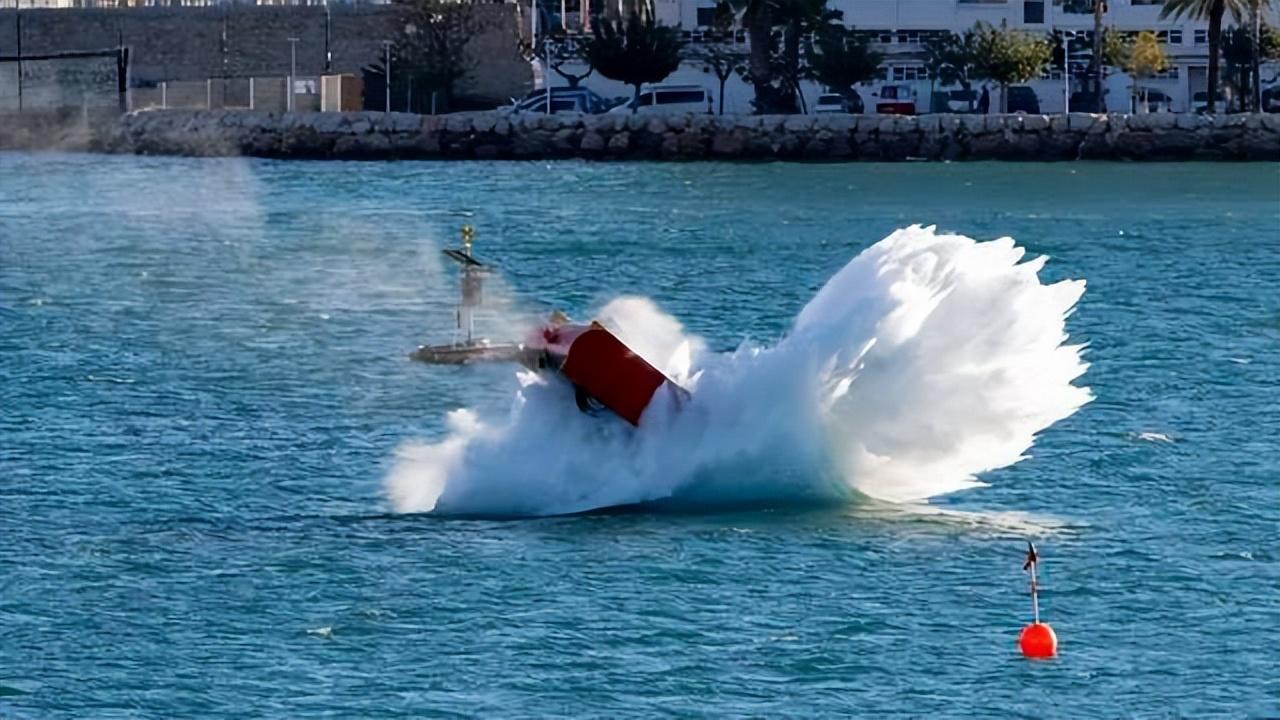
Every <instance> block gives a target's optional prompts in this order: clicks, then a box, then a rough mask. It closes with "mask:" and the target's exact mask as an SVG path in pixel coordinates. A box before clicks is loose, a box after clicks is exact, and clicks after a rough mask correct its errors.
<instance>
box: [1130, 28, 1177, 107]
mask: <svg viewBox="0 0 1280 720" xmlns="http://www.w3.org/2000/svg"><path fill="white" fill-rule="evenodd" d="M1125 50H1126V51H1125V53H1124V55H1123V57H1121V58H1120V62H1119V63H1118V64H1119V65H1120V67H1122V68H1124V70H1125V72H1127V73H1129V75H1130V76H1132V77H1133V91H1132V92H1133V94H1134V96H1135V97H1136V96H1137V94H1138V88H1139V82H1140V81H1142V80H1144V79H1146V78H1149V77H1151V76H1152V75H1155V74H1156V73H1158V72H1160V71H1161V70H1164V69H1165V68H1167V67H1169V58H1168V57H1167V56H1165V54H1164V47H1163V46H1162V45H1161V44H1160V39H1159V38H1157V37H1156V34H1155V33H1153V32H1151V31H1150V30H1144V31H1142V32H1140V33H1138V36H1137V37H1135V38H1134V39H1133V42H1131V43H1128V44H1127V47H1126V49H1125ZM1146 108H1147V89H1146V88H1145V87H1143V88H1142V96H1141V104H1140V105H1138V112H1140V113H1142V112H1146Z"/></svg>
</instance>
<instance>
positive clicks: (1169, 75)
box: [1151, 65, 1178, 80]
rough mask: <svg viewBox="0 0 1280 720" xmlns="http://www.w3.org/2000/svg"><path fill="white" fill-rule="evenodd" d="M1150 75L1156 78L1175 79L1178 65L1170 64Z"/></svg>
mask: <svg viewBox="0 0 1280 720" xmlns="http://www.w3.org/2000/svg"><path fill="white" fill-rule="evenodd" d="M1151 77H1153V78H1155V79H1156V80H1177V79H1178V66H1177V65H1170V66H1169V67H1167V68H1165V69H1164V70H1161V71H1160V72H1158V73H1156V74H1154V75H1152V76H1151Z"/></svg>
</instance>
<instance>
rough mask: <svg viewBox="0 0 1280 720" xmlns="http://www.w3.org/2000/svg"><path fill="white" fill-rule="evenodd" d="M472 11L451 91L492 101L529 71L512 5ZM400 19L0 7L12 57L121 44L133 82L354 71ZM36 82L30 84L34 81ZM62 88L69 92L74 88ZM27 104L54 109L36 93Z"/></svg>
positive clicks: (390, 9) (229, 8)
mask: <svg viewBox="0 0 1280 720" xmlns="http://www.w3.org/2000/svg"><path fill="white" fill-rule="evenodd" d="M471 12H473V13H474V14H475V21H476V24H477V26H478V27H479V28H480V29H479V31H478V32H477V33H476V35H475V36H474V37H473V38H472V39H471V41H470V42H469V43H468V44H467V47H466V56H467V59H468V60H469V62H470V73H469V75H468V76H467V77H465V78H463V80H462V81H461V82H460V83H459V92H460V93H461V94H462V95H466V96H468V97H472V98H475V99H477V100H485V101H488V102H492V103H505V102H508V100H509V98H510V97H511V96H513V95H516V96H519V95H523V94H524V93H525V92H526V91H527V90H528V89H529V88H531V87H532V83H533V70H532V68H531V66H530V64H529V63H528V62H527V61H526V60H524V59H523V58H522V57H521V56H520V50H519V44H518V35H519V28H518V12H519V11H518V8H517V7H516V6H515V5H512V4H506V3H479V4H476V5H474V6H473V7H472V10H471ZM405 22H406V15H405V11H404V8H403V7H402V6H400V5H394V4H392V5H386V4H372V3H330V4H328V5H320V4H316V5H247V4H237V3H223V4H221V5H217V6H209V7H159V6H155V7H128V8H110V9H106V8H103V9H95V8H75V9H24V10H21V11H17V10H13V9H7V10H0V56H15V55H17V52H18V48H19V47H20V48H21V52H22V54H23V55H24V56H42V55H56V54H59V53H68V52H83V51H99V50H105V49H111V48H116V47H118V46H125V47H128V48H129V82H130V85H131V86H132V87H135V88H148V87H153V86H154V85H155V84H156V83H159V82H163V81H194V82H204V81H205V80H207V79H209V78H248V77H284V76H286V75H288V74H289V73H290V71H291V68H292V67H293V63H294V60H295V58H296V67H297V75H298V76H299V77H317V76H319V75H321V74H327V73H354V74H357V75H358V74H359V73H360V71H361V69H362V68H364V67H366V66H368V65H371V64H375V63H378V62H379V61H380V60H381V59H382V56H383V45H382V43H383V41H384V40H388V39H391V38H394V37H395V36H396V33H397V32H399V30H400V29H401V28H402V27H403V25H404V23H405ZM19 33H20V34H21V43H19ZM291 38H294V39H296V43H294V42H291V41H290V39H291ZM295 49H296V55H295V54H294V52H293V51H294V50H295ZM326 51H328V59H329V69H328V70H327V71H326V62H325V61H326ZM33 62H36V61H33ZM393 72H394V69H393ZM36 80H38V78H32V79H29V80H28V84H29V85H31V86H32V87H34V86H35V85H36V82H35V81H36ZM62 90H63V92H64V94H72V95H74V94H75V93H76V88H69V87H68V88H63V89H62ZM3 95H5V93H4V92H3V89H0V96H3ZM14 105H15V107H14V108H13V109H16V102H15V103H14ZM79 105H80V103H79V102H75V103H71V106H73V107H79ZM26 107H27V108H35V107H40V108H43V109H57V107H55V106H52V105H40V104H36V103H35V102H34V101H29V102H27V103H26ZM0 108H3V109H9V108H6V107H4V106H3V105H0Z"/></svg>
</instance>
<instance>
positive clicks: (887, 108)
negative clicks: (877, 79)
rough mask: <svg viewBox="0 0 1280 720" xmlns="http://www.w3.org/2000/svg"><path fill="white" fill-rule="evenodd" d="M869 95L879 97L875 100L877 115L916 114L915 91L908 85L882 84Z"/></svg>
mask: <svg viewBox="0 0 1280 720" xmlns="http://www.w3.org/2000/svg"><path fill="white" fill-rule="evenodd" d="M871 96H872V97H875V98H879V99H878V100H876V114H878V115H915V114H916V91H915V88H913V87H911V86H910V85H882V86H881V87H880V90H879V91H878V92H873V93H871Z"/></svg>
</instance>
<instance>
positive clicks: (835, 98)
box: [813, 93, 862, 115]
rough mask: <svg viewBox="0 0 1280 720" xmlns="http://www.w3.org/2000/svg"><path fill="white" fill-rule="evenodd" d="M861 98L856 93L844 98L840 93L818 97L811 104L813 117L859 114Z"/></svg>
mask: <svg viewBox="0 0 1280 720" xmlns="http://www.w3.org/2000/svg"><path fill="white" fill-rule="evenodd" d="M861 112H862V98H860V97H858V95H857V93H854V94H853V95H850V96H848V97H845V96H844V95H841V94H840V93H826V94H823V95H819V96H818V100H817V102H815V103H814V104H813V114H814V115H826V114H828V113H861Z"/></svg>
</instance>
